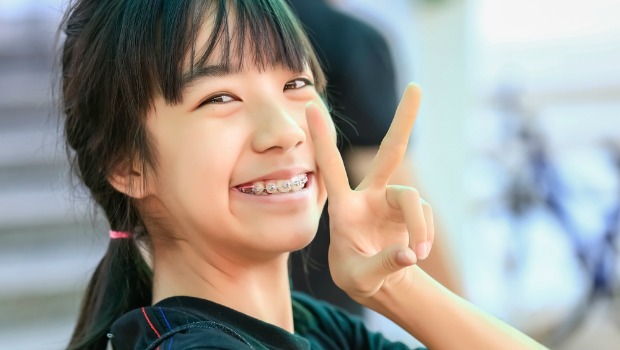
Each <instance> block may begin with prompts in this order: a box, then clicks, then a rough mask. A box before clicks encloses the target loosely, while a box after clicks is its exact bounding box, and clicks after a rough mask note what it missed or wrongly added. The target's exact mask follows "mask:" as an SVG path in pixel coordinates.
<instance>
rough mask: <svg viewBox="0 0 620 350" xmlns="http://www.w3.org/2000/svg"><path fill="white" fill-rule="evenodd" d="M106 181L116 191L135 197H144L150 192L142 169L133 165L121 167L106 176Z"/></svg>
mask: <svg viewBox="0 0 620 350" xmlns="http://www.w3.org/2000/svg"><path fill="white" fill-rule="evenodd" d="M108 182H109V183H110V185H112V187H114V189H116V190H117V191H119V192H121V193H124V194H126V195H127V196H129V197H132V198H135V199H142V198H145V197H146V196H148V195H149V194H150V188H149V187H150V186H149V184H148V181H146V177H145V174H144V172H143V171H138V170H136V168H135V167H133V168H132V167H129V166H127V167H122V169H121V170H120V171H115V172H114V173H112V174H111V175H110V176H108Z"/></svg>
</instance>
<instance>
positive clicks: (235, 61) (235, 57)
mask: <svg viewBox="0 0 620 350" xmlns="http://www.w3.org/2000/svg"><path fill="white" fill-rule="evenodd" d="M164 4H169V5H168V6H169V8H165V7H166V5H164V9H163V10H164V11H163V16H162V18H161V32H160V33H161V39H160V42H161V50H160V53H161V54H162V56H159V59H158V66H159V74H157V75H158V76H159V78H160V79H159V86H160V89H161V92H162V94H163V96H164V98H165V99H166V100H167V101H168V102H169V103H178V102H180V101H181V93H182V89H183V87H184V86H185V85H186V84H187V83H188V82H190V81H191V80H193V79H194V78H195V77H198V76H201V75H202V73H203V70H204V69H205V68H206V65H207V64H209V65H218V66H221V67H222V68H223V69H224V71H225V72H238V71H240V70H242V69H243V68H244V67H247V66H250V65H252V66H255V67H257V68H258V69H259V70H264V69H266V68H268V67H273V66H276V65H282V66H284V67H286V68H288V69H290V70H292V71H296V72H297V71H298V72H301V71H303V70H305V69H306V68H310V70H311V71H312V73H313V75H314V79H315V86H316V89H317V91H318V92H319V93H320V94H323V92H324V88H325V84H326V82H325V77H324V75H323V72H322V70H321V67H320V64H319V62H318V59H317V57H316V55H315V53H314V51H313V49H312V46H311V44H310V42H309V40H308V38H307V37H306V35H305V33H304V32H303V30H302V29H301V26H300V24H299V23H298V21H297V19H296V18H295V16H294V15H293V13H292V12H291V11H290V9H289V8H288V6H287V5H286V3H285V2H284V1H283V0H214V1H204V0H194V1H192V0H186V1H179V0H176V1H165V2H164ZM205 28H207V29H209V30H210V31H211V33H210V35H209V37H208V39H206V42H204V43H199V42H197V40H198V38H199V36H200V34H201V31H202V30H203V29H205ZM201 40H205V39H202V38H201Z"/></svg>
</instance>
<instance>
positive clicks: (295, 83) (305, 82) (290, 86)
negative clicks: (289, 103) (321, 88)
mask: <svg viewBox="0 0 620 350" xmlns="http://www.w3.org/2000/svg"><path fill="white" fill-rule="evenodd" d="M312 85H314V84H313V83H312V81H310V79H306V78H297V79H294V80H291V81H289V82H288V83H286V84H284V91H286V90H295V89H301V88H302V87H305V86H312Z"/></svg>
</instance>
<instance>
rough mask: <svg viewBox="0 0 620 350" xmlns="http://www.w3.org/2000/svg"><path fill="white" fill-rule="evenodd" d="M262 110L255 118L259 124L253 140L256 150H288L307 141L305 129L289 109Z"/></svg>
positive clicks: (272, 108)
mask: <svg viewBox="0 0 620 350" xmlns="http://www.w3.org/2000/svg"><path fill="white" fill-rule="evenodd" d="M261 110H262V112H261V113H260V115H259V117H258V118H257V119H255V123H256V125H257V126H256V132H255V134H254V138H253V140H252V147H253V148H254V150H256V151H257V152H266V151H269V150H280V151H282V152H288V151H290V150H292V149H293V148H295V147H296V146H298V145H300V144H302V143H304V142H305V141H306V132H305V130H304V129H303V127H302V125H300V124H299V121H298V120H296V119H295V117H294V116H292V115H290V114H289V113H288V111H286V110H284V109H282V108H274V107H271V108H262V109H261Z"/></svg>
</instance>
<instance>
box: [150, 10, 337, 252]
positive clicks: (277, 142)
mask: <svg viewBox="0 0 620 350" xmlns="http://www.w3.org/2000/svg"><path fill="white" fill-rule="evenodd" d="M235 14H237V15H238V13H237V11H235V12H233V15H235ZM231 16H232V15H230V16H229V17H231ZM213 23H214V21H211V22H209V21H207V23H206V24H205V25H203V26H201V29H200V30H201V31H200V32H199V33H198V36H197V41H196V48H197V50H195V51H196V52H198V53H194V56H189V57H187V58H186V62H185V66H186V68H185V73H184V75H183V79H184V81H183V88H182V90H181V96H180V99H179V102H178V103H172V102H171V101H169V100H167V99H165V98H164V97H157V98H155V100H154V103H153V106H152V108H151V111H150V112H149V114H148V116H147V120H146V129H147V131H148V134H149V136H150V139H151V140H152V144H153V148H154V150H155V151H156V152H155V154H156V159H157V161H156V163H157V165H156V167H155V168H156V169H153V173H154V176H153V177H152V179H153V180H154V181H152V184H150V186H149V193H148V195H147V196H145V198H143V199H142V200H141V202H142V204H141V207H142V208H143V210H141V211H142V213H143V215H144V216H145V223H146V224H147V228H148V229H149V232H151V233H152V234H153V237H155V243H156V250H157V237H173V238H174V239H175V240H176V243H174V244H173V245H172V246H170V240H166V241H165V244H163V245H161V246H162V247H165V249H167V248H169V247H172V248H173V249H174V248H176V247H175V244H176V245H177V246H179V245H184V246H186V247H192V249H193V248H195V249H196V251H199V252H201V254H202V253H203V252H206V253H205V254H207V255H208V254H209V252H218V253H226V252H228V253H231V254H235V255H236V256H243V257H256V256H258V257H264V256H272V255H273V254H281V253H283V252H288V251H293V250H298V249H301V248H303V247H304V246H306V245H307V244H308V243H309V242H310V241H311V240H312V238H313V237H314V234H315V232H316V229H317V226H318V221H319V218H320V214H321V210H322V208H323V206H324V204H325V200H326V197H327V194H326V191H325V188H324V187H323V182H322V180H321V175H320V173H319V171H318V169H317V167H316V164H315V157H314V149H313V145H312V140H311V139H310V134H309V131H308V127H307V123H306V116H305V108H306V105H307V104H308V103H309V102H310V101H313V102H315V103H317V104H319V105H323V101H322V99H321V96H320V94H319V93H318V91H317V90H320V89H321V88H322V87H321V86H322V82H321V81H318V82H317V84H315V81H316V80H317V79H318V80H322V76H318V77H317V76H315V74H314V73H313V71H317V67H316V66H315V65H316V62H315V61H313V60H312V58H311V57H304V58H302V60H300V59H299V58H300V57H299V52H298V53H297V57H296V58H294V57H293V58H291V57H290V56H288V57H287V56H286V54H284V53H282V52H280V53H278V52H274V51H277V50H266V51H265V50H263V52H258V51H257V49H260V45H262V43H261V42H260V40H263V41H266V43H265V44H268V45H271V46H272V48H275V47H277V46H278V43H277V41H276V39H275V38H276V37H277V36H274V35H273V30H274V29H273V28H267V29H264V28H263V33H267V35H262V36H259V37H260V38H248V37H246V38H243V39H239V38H240V37H239V36H238V35H239V32H240V31H239V30H236V28H234V23H236V22H235V21H232V20H230V18H229V27H228V28H224V29H222V28H219V29H214V24H213ZM246 29H247V28H246ZM226 30H228V32H226ZM222 32H226V33H230V32H232V33H233V36H232V40H230V41H217V39H215V42H217V45H215V46H214V47H213V49H212V51H211V52H209V53H206V54H205V52H207V51H206V49H201V50H198V49H200V48H207V47H209V44H210V43H211V42H214V36H213V35H214V33H217V36H224V37H227V35H228V34H227V35H222ZM241 32H244V33H248V32H251V31H248V30H245V29H244V30H242V31H241ZM222 43H224V44H222ZM231 43H232V44H231ZM240 44H241V45H240ZM280 44H281V43H280ZM280 49H282V50H284V49H283V48H282V47H281V46H280ZM304 50H305V48H304ZM257 53H259V54H261V53H262V54H263V56H260V55H257ZM252 54H254V60H253V61H252V59H247V58H246V59H245V61H242V60H241V59H239V58H243V57H248V56H250V57H251V56H252ZM289 54H290V53H289ZM200 55H202V56H200ZM235 57H237V59H236V58H235ZM250 61H251V62H250ZM310 67H312V69H311V68H310ZM319 74H320V71H319ZM315 85H318V86H319V87H316V86H315ZM334 137H335V134H334ZM162 228H165V231H166V232H157V231H158V230H159V231H161V229H162ZM227 255H228V256H230V254H227Z"/></svg>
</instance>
